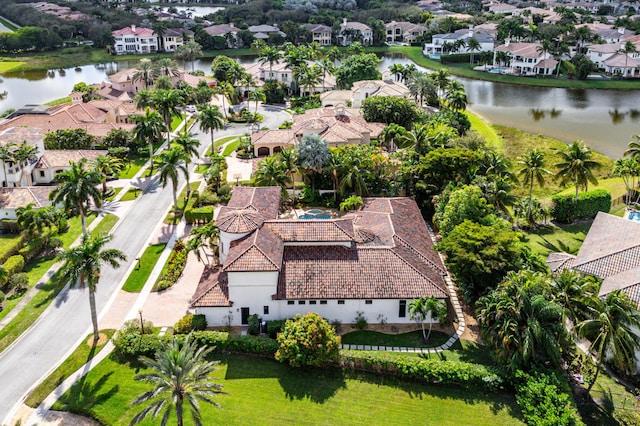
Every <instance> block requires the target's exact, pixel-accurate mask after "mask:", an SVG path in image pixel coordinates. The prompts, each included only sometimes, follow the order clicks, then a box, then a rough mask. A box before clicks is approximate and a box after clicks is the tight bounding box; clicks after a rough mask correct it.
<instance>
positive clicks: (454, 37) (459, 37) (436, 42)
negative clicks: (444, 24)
mask: <svg viewBox="0 0 640 426" xmlns="http://www.w3.org/2000/svg"><path fill="white" fill-rule="evenodd" d="M471 38H475V39H476V40H477V41H478V43H479V49H477V50H473V51H472V50H471V49H469V40H470V39H471ZM458 45H459V46H458ZM494 45H495V40H494V38H493V37H492V36H491V35H489V34H482V33H475V32H474V30H473V29H469V30H459V31H456V32H453V33H448V34H434V35H433V36H432V38H431V43H425V45H424V47H423V49H422V54H423V55H425V56H430V55H447V54H456V53H480V52H493V48H494ZM456 46H458V47H456Z"/></svg>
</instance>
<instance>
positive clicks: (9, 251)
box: [0, 221, 24, 263]
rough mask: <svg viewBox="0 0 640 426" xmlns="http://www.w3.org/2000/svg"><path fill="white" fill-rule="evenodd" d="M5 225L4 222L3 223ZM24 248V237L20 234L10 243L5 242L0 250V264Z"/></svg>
mask: <svg viewBox="0 0 640 426" xmlns="http://www.w3.org/2000/svg"><path fill="white" fill-rule="evenodd" d="M3 223H6V221H3ZM23 246H24V236H23V235H22V234H20V235H16V236H15V237H14V238H12V239H11V240H10V241H7V242H6V243H4V244H3V245H2V248H0V263H4V262H6V261H7V259H9V258H10V257H11V256H13V255H16V254H18V251H20V249H21V248H22V247H23Z"/></svg>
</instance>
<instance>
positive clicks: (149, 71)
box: [131, 59, 154, 88]
mask: <svg viewBox="0 0 640 426" xmlns="http://www.w3.org/2000/svg"><path fill="white" fill-rule="evenodd" d="M153 75H154V67H153V64H152V63H151V61H149V60H146V59H143V60H141V61H140V62H139V63H138V65H137V66H136V72H135V73H133V76H132V77H131V81H132V82H134V83H135V82H136V81H138V80H142V81H143V82H144V87H145V88H148V87H149V86H150V85H151V84H152V83H153Z"/></svg>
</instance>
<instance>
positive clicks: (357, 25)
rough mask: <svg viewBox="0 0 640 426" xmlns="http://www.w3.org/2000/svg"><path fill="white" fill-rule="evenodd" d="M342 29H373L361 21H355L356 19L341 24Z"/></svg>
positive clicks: (363, 30)
mask: <svg viewBox="0 0 640 426" xmlns="http://www.w3.org/2000/svg"><path fill="white" fill-rule="evenodd" d="M340 29H341V30H346V29H352V30H358V31H361V32H365V31H371V27H370V26H368V25H365V24H363V23H361V22H355V21H349V22H345V23H342V24H340Z"/></svg>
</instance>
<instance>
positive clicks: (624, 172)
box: [613, 157, 640, 204]
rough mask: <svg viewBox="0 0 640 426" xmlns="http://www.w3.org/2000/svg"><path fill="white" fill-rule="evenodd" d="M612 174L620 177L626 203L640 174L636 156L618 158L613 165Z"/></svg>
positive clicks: (629, 200)
mask: <svg viewBox="0 0 640 426" xmlns="http://www.w3.org/2000/svg"><path fill="white" fill-rule="evenodd" d="M613 175H614V176H617V177H620V178H622V181H623V182H624V186H625V188H626V190H627V191H626V199H625V202H626V204H629V203H630V202H631V200H632V197H633V193H634V191H635V188H636V187H637V185H638V177H639V176H640V164H638V161H637V160H636V158H634V157H632V158H618V159H617V160H616V162H615V165H614V167H613Z"/></svg>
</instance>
